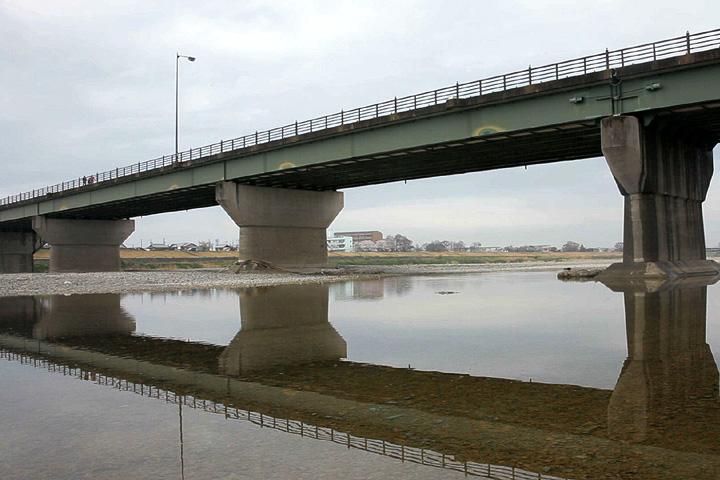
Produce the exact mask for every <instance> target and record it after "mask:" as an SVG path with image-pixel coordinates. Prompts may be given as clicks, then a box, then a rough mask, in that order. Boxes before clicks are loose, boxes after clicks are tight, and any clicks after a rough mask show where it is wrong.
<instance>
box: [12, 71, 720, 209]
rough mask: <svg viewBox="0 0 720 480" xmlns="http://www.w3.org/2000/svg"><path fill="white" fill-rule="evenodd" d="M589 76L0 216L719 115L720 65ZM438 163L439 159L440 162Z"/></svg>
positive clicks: (450, 105) (225, 156)
mask: <svg viewBox="0 0 720 480" xmlns="http://www.w3.org/2000/svg"><path fill="white" fill-rule="evenodd" d="M589 77H590V78H592V82H590V83H588V84H586V85H584V84H578V82H575V84H570V85H568V86H564V87H561V88H557V89H554V90H549V91H537V92H533V91H531V90H532V89H530V87H525V88H524V89H523V90H528V89H529V91H528V93H527V94H524V95H515V96H512V95H510V96H506V97H507V98H501V99H500V100H496V101H492V102H490V103H487V102H476V104H475V105H471V106H467V105H466V104H464V103H463V102H458V103H457V104H453V103H448V105H447V109H445V110H441V111H437V109H435V111H433V112H432V113H431V114H430V115H427V116H421V115H418V116H417V117H411V118H407V117H406V118H404V119H402V120H401V121H396V120H394V119H393V118H389V120H388V121H386V122H384V123H381V124H378V125H375V126H372V127H370V128H361V129H357V130H356V129H352V128H350V129H348V128H344V129H342V131H339V132H338V133H337V134H336V136H332V137H327V136H326V137H319V138H314V139H311V140H309V141H305V142H300V141H298V142H294V143H290V144H287V145H284V146H280V147H278V148H274V149H267V150H265V151H260V152H257V153H251V154H245V155H242V156H232V155H228V154H221V155H219V156H217V157H218V160H217V161H215V162H214V163H203V164H200V165H197V166H186V165H182V166H179V167H178V168H177V169H170V170H169V171H167V172H165V173H162V174H160V175H157V176H152V177H149V178H140V179H137V180H133V181H129V182H123V183H117V184H113V185H109V186H107V187H104V188H96V189H93V190H90V191H86V192H83V193H75V194H65V195H59V196H58V198H56V199H52V200H43V201H39V202H38V203H33V204H29V205H23V206H18V207H15V208H9V209H4V210H0V223H2V222H8V221H13V220H18V219H23V218H27V217H31V216H35V215H62V214H63V212H66V213H67V212H68V211H73V210H76V209H83V208H89V207H95V206H101V205H108V204H113V203H121V202H126V201H129V200H131V199H137V198H145V197H146V198H153V197H162V196H163V195H165V194H167V193H168V192H174V191H184V190H192V189H199V188H205V189H208V188H211V187H212V186H213V185H214V184H215V183H217V182H219V181H224V180H236V181H243V179H248V178H250V177H253V176H258V175H263V174H273V173H282V172H283V171H284V170H287V169H295V168H298V167H313V166H322V165H328V164H333V165H334V164H335V162H343V161H348V160H353V159H355V160H357V159H362V158H368V157H376V156H378V155H383V154H387V153H389V152H394V153H397V152H400V153H402V152H411V151H412V150H413V149H417V148H420V147H427V146H430V145H448V144H450V145H452V144H453V143H454V142H469V143H472V141H473V139H478V138H479V139H488V140H489V139H492V138H494V137H497V138H501V137H503V136H507V135H508V134H513V133H517V132H531V133H532V134H536V135H538V134H542V133H543V131H546V130H547V129H556V128H558V127H561V126H563V125H572V124H578V123H583V122H585V123H587V122H597V121H598V120H599V119H601V118H603V117H607V116H610V115H613V114H635V115H638V114H639V115H642V114H656V113H662V112H673V111H677V110H680V109H683V108H686V107H688V106H703V108H706V109H713V110H709V111H713V112H714V115H715V116H720V113H718V112H720V82H718V78H720V63H709V64H708V63H703V64H701V65H699V66H692V67H687V66H684V67H683V68H681V69H677V70H674V71H662V72H659V73H658V72H653V71H649V72H647V73H644V74H634V75H631V76H628V78H622V76H621V77H620V78H621V80H622V82H621V83H620V84H619V85H618V86H612V85H610V83H609V82H608V81H607V78H608V76H607V75H604V76H599V75H597V74H596V75H591V76H589ZM576 78H577V77H576ZM580 78H582V77H580ZM559 82H562V81H559ZM550 83H552V82H550ZM539 85H540V86H542V85H543V84H539ZM653 85H655V86H653ZM539 90H542V89H541V88H539ZM521 93H522V92H521ZM479 98H480V99H482V97H479ZM571 99H574V100H573V101H571ZM451 102H452V101H451ZM391 117H392V116H391ZM518 138H519V137H518ZM517 142H520V140H517ZM571 157H572V156H569V157H568V158H571ZM438 161H442V160H441V158H440V159H439V160H438ZM523 161H525V162H527V160H523ZM368 165H369V166H368V168H370V169H372V168H373V167H372V162H368ZM328 168H332V167H328ZM407 168H408V169H410V171H408V172H406V178H413V176H414V173H413V172H412V171H411V169H412V164H411V163H409V164H408V167H407ZM400 178H401V177H398V179H400ZM383 181H387V180H383ZM372 183H374V182H373V181H372V180H371V179H370V180H368V181H367V184H372ZM341 188H342V186H341ZM206 197H207V194H205V197H203V198H204V200H203V202H206V201H207V199H206ZM199 206H205V205H199ZM170 209H171V208H170ZM170 209H169V210H170Z"/></svg>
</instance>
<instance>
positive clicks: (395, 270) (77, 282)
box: [0, 260, 611, 297]
mask: <svg viewBox="0 0 720 480" xmlns="http://www.w3.org/2000/svg"><path fill="white" fill-rule="evenodd" d="M610 263H611V262H610V261H596V260H595V261H593V260H585V261H562V262H548V261H545V262H513V263H484V264H441V265H362V266H343V267H339V268H334V269H327V270H321V271H320V272H318V273H312V274H300V273H287V272H272V273H270V272H256V271H249V272H243V273H239V274H231V273H227V272H226V271H224V270H225V269H197V270H160V269H158V270H144V271H122V272H92V273H13V274H0V297H14V296H25V295H78V294H100V293H114V294H123V293H137V292H163V291H177V290H191V289H193V290H194V289H212V288H220V289H234V288H247V287H269V286H275V285H297V284H305V283H335V282H345V281H351V280H363V279H373V278H384V277H393V276H415V275H456V274H482V273H498V272H520V271H527V272H530V271H560V270H562V269H564V268H568V267H583V268H592V267H594V268H602V267H607V266H608V265H610Z"/></svg>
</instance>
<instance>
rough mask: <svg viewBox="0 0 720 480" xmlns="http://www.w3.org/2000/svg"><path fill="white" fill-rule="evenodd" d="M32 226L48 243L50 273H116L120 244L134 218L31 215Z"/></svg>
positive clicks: (132, 226) (129, 229)
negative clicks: (88, 218) (95, 218)
mask: <svg viewBox="0 0 720 480" xmlns="http://www.w3.org/2000/svg"><path fill="white" fill-rule="evenodd" d="M33 229H34V230H35V231H36V232H37V233H38V234H40V236H41V237H42V238H43V240H45V241H46V242H48V243H49V244H50V247H51V248H50V272H51V273H62V272H117V271H119V270H120V245H121V244H122V242H124V241H125V239H126V238H127V237H129V236H130V234H131V233H132V232H133V231H134V230H135V221H134V220H60V219H55V218H45V217H34V218H33Z"/></svg>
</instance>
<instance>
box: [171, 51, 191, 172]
mask: <svg viewBox="0 0 720 480" xmlns="http://www.w3.org/2000/svg"><path fill="white" fill-rule="evenodd" d="M181 58H187V59H188V60H189V61H191V62H194V61H195V57H189V56H187V55H180V54H179V53H177V52H175V161H176V162H177V161H179V159H178V98H179V95H178V78H179V75H178V71H179V69H180V68H179V64H180V59H181Z"/></svg>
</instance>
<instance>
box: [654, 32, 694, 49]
mask: <svg viewBox="0 0 720 480" xmlns="http://www.w3.org/2000/svg"><path fill="white" fill-rule="evenodd" d="M685 43H686V44H687V53H690V30H686V31H685ZM653 45H655V44H654V43H653Z"/></svg>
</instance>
